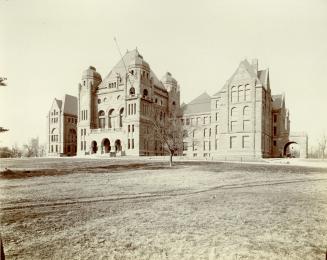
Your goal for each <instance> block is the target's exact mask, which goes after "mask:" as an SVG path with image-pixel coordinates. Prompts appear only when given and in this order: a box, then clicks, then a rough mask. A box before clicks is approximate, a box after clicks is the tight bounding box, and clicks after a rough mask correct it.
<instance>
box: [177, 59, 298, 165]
mask: <svg viewBox="0 0 327 260" xmlns="http://www.w3.org/2000/svg"><path fill="white" fill-rule="evenodd" d="M182 111H183V118H182V122H183V125H184V133H185V134H184V136H185V137H184V140H183V155H185V156H188V157H211V158H215V159H240V160H243V159H244V160H247V159H256V158H268V157H282V156H285V155H286V148H287V146H288V145H289V144H290V143H291V142H292V141H291V140H290V120H289V112H288V110H287V109H286V107H285V97H284V95H272V94H271V88H270V80H269V70H268V69H264V70H259V69H258V60H256V59H254V60H253V61H252V63H249V62H248V61H247V60H244V61H242V62H241V63H240V65H239V66H238V68H237V70H236V71H235V72H234V74H233V75H232V76H231V77H230V78H229V79H228V80H227V82H226V83H225V85H224V86H223V87H222V89H221V90H220V91H219V92H217V93H216V94H215V95H213V96H209V95H208V94H206V93H204V94H202V95H200V96H199V97H197V98H196V99H194V100H193V101H191V102H190V103H189V104H185V105H183V106H182Z"/></svg>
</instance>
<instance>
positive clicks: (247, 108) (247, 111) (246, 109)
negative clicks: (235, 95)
mask: <svg viewBox="0 0 327 260" xmlns="http://www.w3.org/2000/svg"><path fill="white" fill-rule="evenodd" d="M249 115H250V108H249V107H248V106H245V107H244V108H243V116H244V117H247V116H249Z"/></svg>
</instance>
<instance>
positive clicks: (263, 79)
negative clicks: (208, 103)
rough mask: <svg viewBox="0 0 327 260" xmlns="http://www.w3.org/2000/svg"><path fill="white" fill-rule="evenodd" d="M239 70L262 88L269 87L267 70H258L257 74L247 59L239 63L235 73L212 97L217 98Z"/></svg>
mask: <svg viewBox="0 0 327 260" xmlns="http://www.w3.org/2000/svg"><path fill="white" fill-rule="evenodd" d="M240 68H244V69H245V70H246V71H247V73H249V75H250V77H252V78H254V79H256V80H257V82H259V83H261V84H262V86H264V87H265V88H268V87H269V69H264V70H259V71H258V72H257V71H256V69H255V68H254V67H253V65H251V64H250V63H249V61H248V60H247V59H245V60H243V61H241V62H240V64H239V65H238V67H237V69H236V71H235V72H234V73H233V75H232V76H231V77H230V78H229V79H228V80H227V81H226V83H225V84H224V86H223V87H222V88H221V90H219V91H218V92H217V93H215V94H214V95H213V96H214V97H215V96H218V95H219V93H220V92H221V91H223V89H224V88H226V87H227V86H228V85H229V84H230V82H231V81H232V80H233V79H234V77H235V76H236V75H237V74H238V73H239V70H240Z"/></svg>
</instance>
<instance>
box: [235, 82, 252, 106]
mask: <svg viewBox="0 0 327 260" xmlns="http://www.w3.org/2000/svg"><path fill="white" fill-rule="evenodd" d="M250 92H251V87H250V85H248V84H247V85H245V86H238V87H236V86H233V87H232V88H231V102H233V103H234V102H242V101H250V100H251V96H250Z"/></svg>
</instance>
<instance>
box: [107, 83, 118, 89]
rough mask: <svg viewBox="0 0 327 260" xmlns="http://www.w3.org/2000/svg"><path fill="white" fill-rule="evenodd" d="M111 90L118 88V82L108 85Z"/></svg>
mask: <svg viewBox="0 0 327 260" xmlns="http://www.w3.org/2000/svg"><path fill="white" fill-rule="evenodd" d="M108 87H109V88H116V87H117V83H116V82H112V83H109V84H108Z"/></svg>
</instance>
